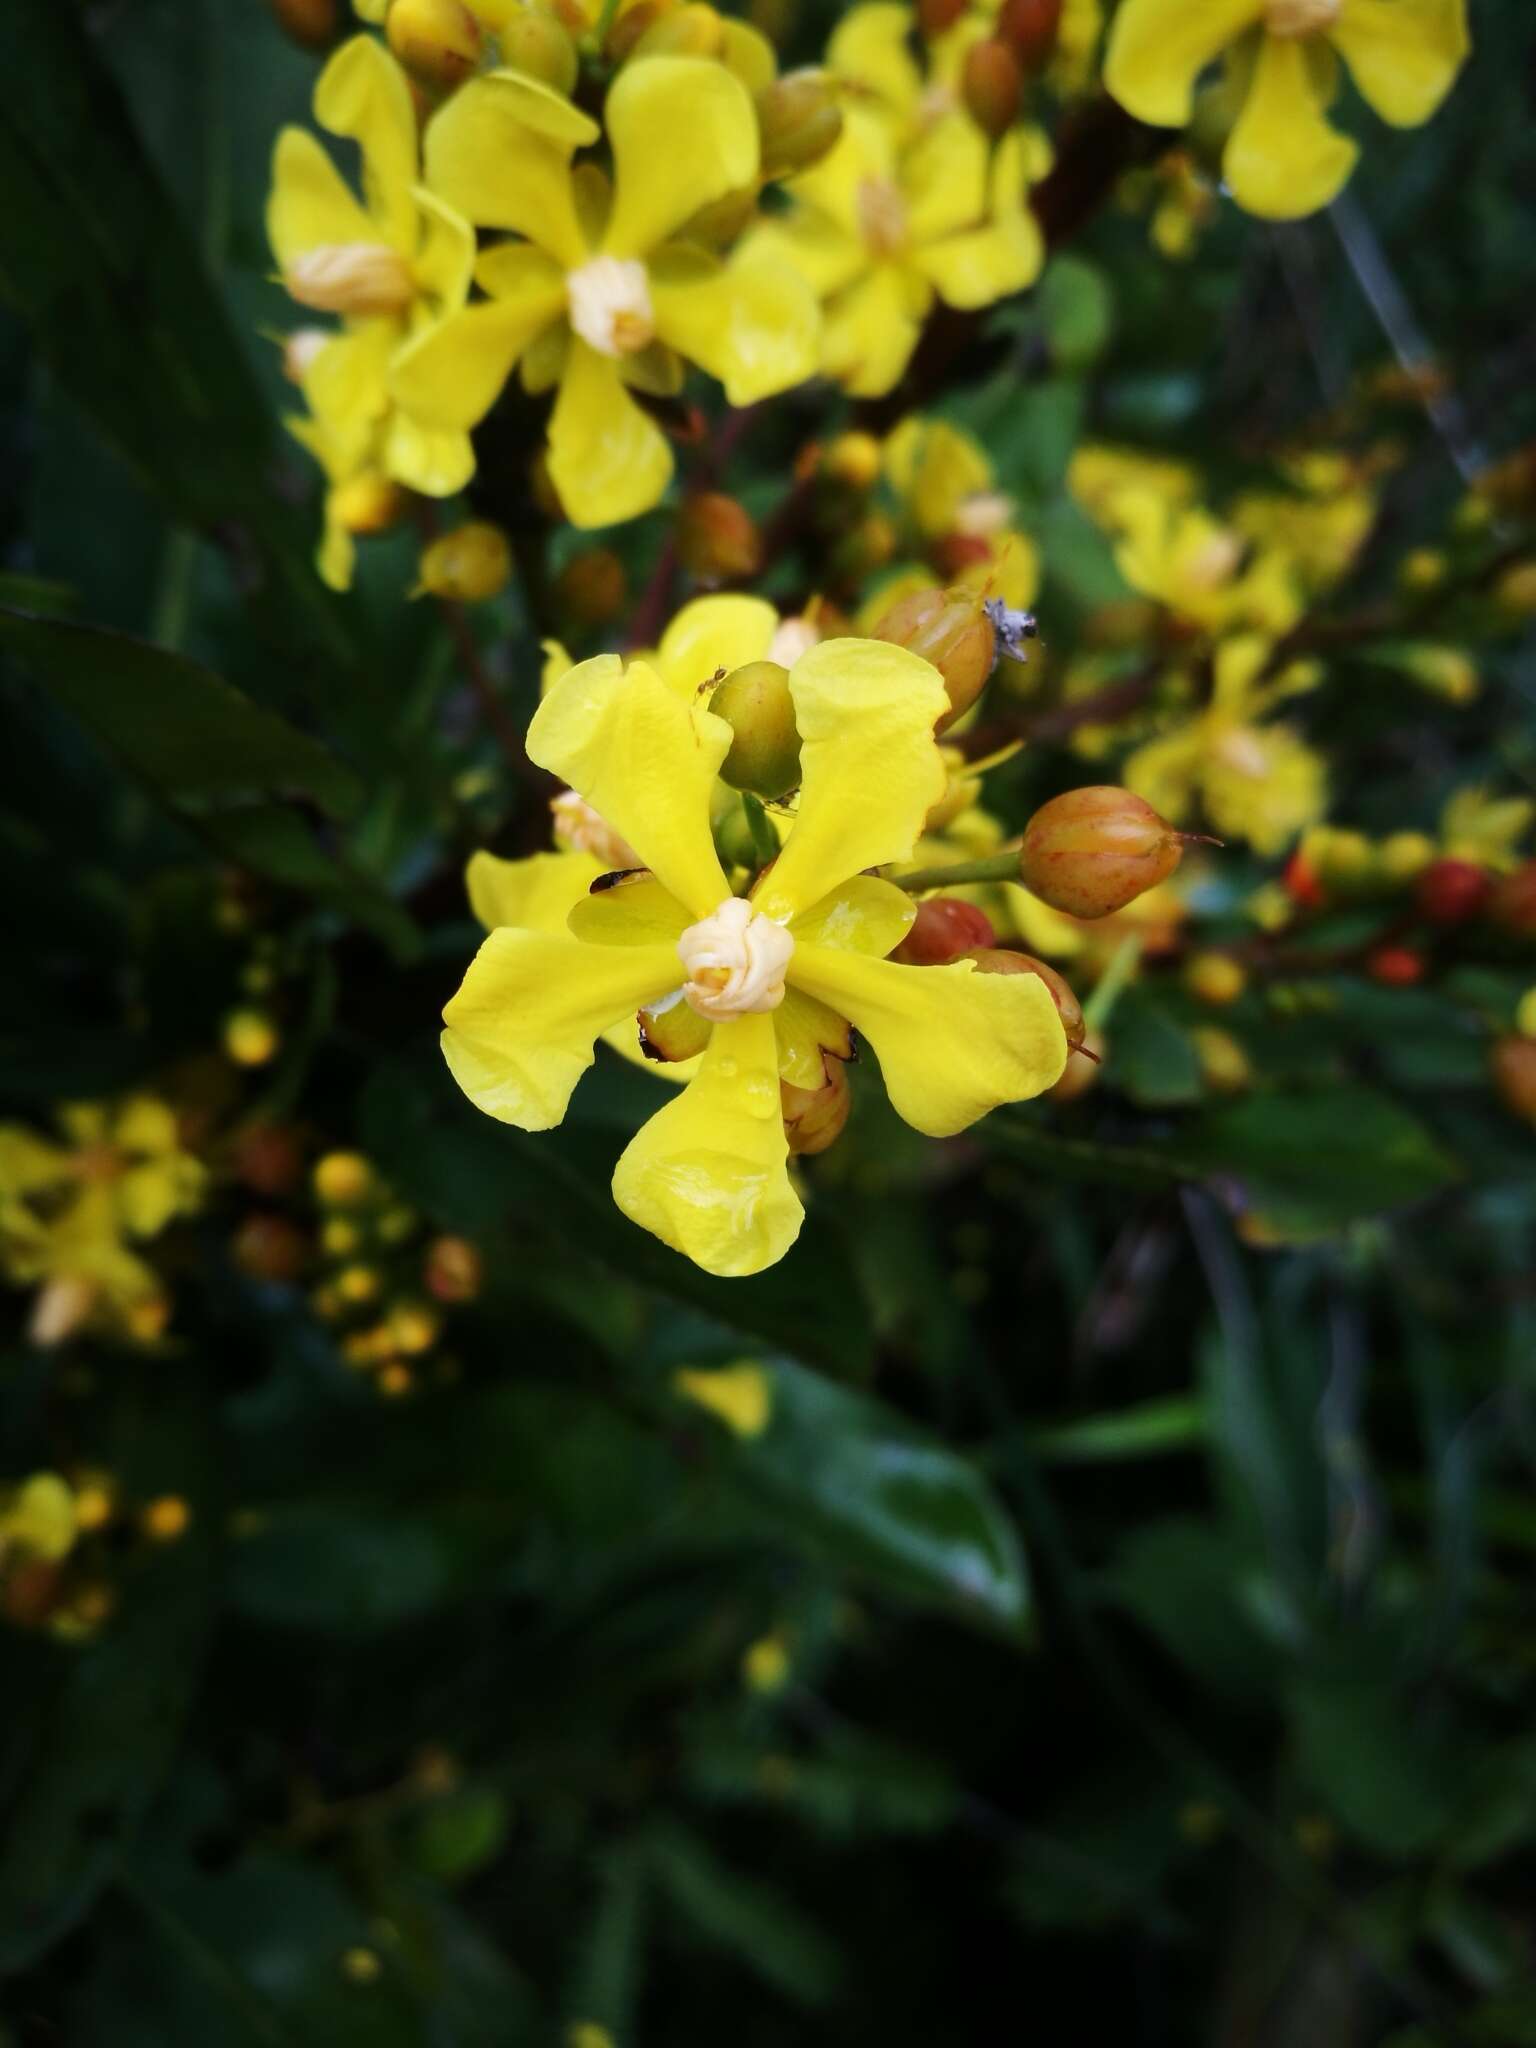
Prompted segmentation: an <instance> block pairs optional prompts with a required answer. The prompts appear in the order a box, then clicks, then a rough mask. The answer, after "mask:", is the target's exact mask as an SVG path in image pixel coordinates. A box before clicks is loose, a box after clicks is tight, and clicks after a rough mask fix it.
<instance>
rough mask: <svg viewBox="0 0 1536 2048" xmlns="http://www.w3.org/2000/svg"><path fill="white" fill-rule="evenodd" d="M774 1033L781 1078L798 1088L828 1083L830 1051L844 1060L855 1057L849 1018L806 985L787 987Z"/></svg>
mask: <svg viewBox="0 0 1536 2048" xmlns="http://www.w3.org/2000/svg"><path fill="white" fill-rule="evenodd" d="M773 1034H774V1037H775V1038H776V1039H777V1041H778V1047H779V1078H780V1080H782V1081H788V1082H790V1083H791V1084H792V1085H793V1086H794V1087H796V1088H821V1087H824V1086H825V1085H826V1079H827V1066H826V1055H827V1054H828V1053H829V1052H830V1053H832V1054H833V1055H834V1056H835V1057H836V1058H837V1059H840V1060H846V1059H851V1058H852V1057H853V1033H852V1030H851V1029H850V1028H849V1025H848V1020H847V1019H846V1018H845V1017H839V1016H838V1014H837V1012H836V1011H835V1010H829V1009H828V1008H827V1006H826V1004H825V1003H819V1002H817V1000H816V998H815V997H814V996H809V995H807V994H806V992H805V990H804V989H803V988H786V989H785V991H784V1000H783V1002H782V1003H780V1005H779V1007H778V1008H777V1009H776V1010H775V1011H774V1013H773Z"/></svg>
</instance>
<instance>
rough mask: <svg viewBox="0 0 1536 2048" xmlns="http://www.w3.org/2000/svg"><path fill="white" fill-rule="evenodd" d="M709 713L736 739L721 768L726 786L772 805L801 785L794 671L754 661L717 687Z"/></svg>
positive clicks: (710, 702)
mask: <svg viewBox="0 0 1536 2048" xmlns="http://www.w3.org/2000/svg"><path fill="white" fill-rule="evenodd" d="M709 708H710V710H711V711H712V712H713V713H714V714H715V716H716V717H717V718H723V719H724V720H725V722H726V724H727V725H728V726H729V727H730V728H731V731H732V733H733V734H734V735H735V737H734V738H733V739H732V741H731V750H730V752H729V753H728V754H727V755H726V757H725V760H724V761H723V762H722V763H721V766H720V777H721V780H722V781H723V782H728V783H729V784H730V786H731V788H732V789H745V790H750V791H751V792H752V794H753V795H754V796H760V797H763V798H764V799H765V800H766V801H768V802H770V803H771V802H773V800H774V799H775V798H777V797H781V796H788V794H789V792H790V791H791V790H792V789H793V788H795V786H796V785H797V784H798V782H799V780H800V734H799V732H798V730H797V729H796V726H795V700H794V698H793V697H792V696H791V695H790V692H789V670H788V669H787V668H781V667H780V666H779V664H778V662H776V661H749V662H748V663H747V664H746V665H745V667H743V668H738V669H733V670H732V672H731V673H730V675H728V676H727V677H726V679H725V681H724V682H723V683H721V684H720V685H719V686H718V688H717V689H716V690H715V693H714V695H713V696H712V697H711V698H710V700H709Z"/></svg>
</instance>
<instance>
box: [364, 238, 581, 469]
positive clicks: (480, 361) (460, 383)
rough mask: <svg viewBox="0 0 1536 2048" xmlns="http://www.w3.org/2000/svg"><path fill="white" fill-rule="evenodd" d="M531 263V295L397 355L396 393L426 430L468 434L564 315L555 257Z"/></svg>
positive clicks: (470, 313) (469, 313)
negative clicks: (522, 359)
mask: <svg viewBox="0 0 1536 2048" xmlns="http://www.w3.org/2000/svg"><path fill="white" fill-rule="evenodd" d="M519 253H520V254H522V255H525V256H526V257H527V258H528V262H527V264H526V265H525V268H526V270H527V272H528V289H527V291H526V292H519V293H517V294H516V295H514V296H512V297H509V298H497V299H488V300H487V301H486V302H485V303H484V304H483V305H475V306H467V307H466V308H465V309H464V311H463V312H462V313H455V314H452V315H451V316H450V317H449V318H448V319H446V320H440V321H438V322H437V323H436V324H435V325H434V326H431V327H428V328H426V329H424V331H423V332H422V333H421V334H419V335H417V337H416V338H415V340H413V341H408V342H407V343H406V345H405V347H404V348H403V349H401V351H400V353H399V354H398V355H397V356H396V358H395V361H394V365H393V367H392V369H391V371H390V375H389V388H390V391H391V393H392V395H393V397H394V399H395V401H396V403H397V404H399V405H403V406H404V407H405V408H406V410H407V411H408V412H410V413H412V414H413V415H414V416H415V418H417V419H418V420H420V421H422V423H423V424H424V425H427V426H434V427H457V428H461V429H467V428H469V427H472V426H474V425H476V424H477V422H478V421H480V420H482V419H484V417H485V415H486V414H487V413H488V412H489V411H490V409H491V407H492V406H493V405H494V404H495V403H496V400H497V399H498V398H499V397H500V396H501V393H502V390H503V388H504V387H505V385H506V381H507V378H508V377H509V376H510V375H511V373H512V366H513V364H514V363H515V362H516V361H517V358H518V356H519V354H520V353H521V352H522V350H523V349H525V348H526V347H527V346H528V344H529V342H530V341H532V339H533V337H534V336H535V335H536V334H538V333H539V332H540V331H541V330H542V329H543V328H546V327H548V326H549V325H550V323H551V321H553V320H556V319H558V318H559V316H560V311H561V308H562V306H563V304H564V285H563V283H562V281H561V280H560V277H559V275H558V273H557V272H556V271H555V269H554V266H553V264H551V263H550V261H549V259H548V257H547V256H545V255H543V254H542V252H541V251H539V250H537V249H522V250H520V251H519Z"/></svg>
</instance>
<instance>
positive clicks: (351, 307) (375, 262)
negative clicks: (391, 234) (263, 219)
mask: <svg viewBox="0 0 1536 2048" xmlns="http://www.w3.org/2000/svg"><path fill="white" fill-rule="evenodd" d="M283 282H284V284H285V285H287V287H288V296H289V297H290V298H292V299H297V300H298V302H299V304H300V305H301V306H313V307H314V309H315V311H316V312H317V313H403V312H404V311H405V309H406V307H407V306H408V305H409V304H410V303H411V300H412V299H413V298H414V297H415V296H416V287H415V285H414V283H413V282H412V280H411V271H410V265H409V264H408V263H407V262H406V260H405V258H404V257H403V256H402V255H401V254H400V252H399V251H398V250H397V249H391V248H390V247H388V245H387V244H386V243H384V242H322V243H321V244H320V246H319V248H317V249H306V250H305V251H304V253H303V255H302V256H296V257H295V258H294V260H293V262H292V263H291V264H290V265H289V266H288V269H287V270H286V271H285V272H284V274H283Z"/></svg>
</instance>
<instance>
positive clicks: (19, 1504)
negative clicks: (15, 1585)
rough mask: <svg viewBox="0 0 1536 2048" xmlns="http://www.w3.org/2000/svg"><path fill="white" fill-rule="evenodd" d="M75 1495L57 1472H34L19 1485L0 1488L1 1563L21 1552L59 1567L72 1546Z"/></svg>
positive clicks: (73, 1544)
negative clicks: (11, 1555) (14, 1553)
mask: <svg viewBox="0 0 1536 2048" xmlns="http://www.w3.org/2000/svg"><path fill="white" fill-rule="evenodd" d="M76 1533H77V1524H76V1519H75V1496H74V1493H73V1491H72V1489H71V1488H70V1485H69V1482H68V1481H67V1480H65V1479H62V1478H60V1476H59V1474H58V1473H57V1472H34V1473H33V1474H32V1476H31V1478H30V1479H24V1480H23V1481H22V1482H21V1484H20V1485H19V1486H14V1487H6V1488H0V1560H4V1559H5V1558H6V1557H7V1556H8V1555H9V1554H10V1553H12V1552H15V1551H24V1552H26V1553H27V1554H28V1555H29V1556H31V1557H40V1558H42V1559H43V1560H44V1562H45V1563H48V1564H58V1563H59V1562H61V1560H62V1559H64V1558H66V1557H68V1555H69V1553H70V1552H71V1551H72V1550H73V1549H74V1547H75V1536H76Z"/></svg>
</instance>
